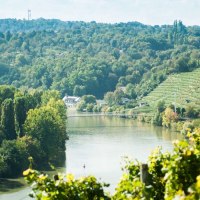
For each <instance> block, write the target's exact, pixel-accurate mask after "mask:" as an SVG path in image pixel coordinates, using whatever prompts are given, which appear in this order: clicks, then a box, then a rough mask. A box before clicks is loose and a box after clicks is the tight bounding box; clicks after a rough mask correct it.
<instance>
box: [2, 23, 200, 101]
mask: <svg viewBox="0 0 200 200" xmlns="http://www.w3.org/2000/svg"><path fill="white" fill-rule="evenodd" d="M199 41H200V27H199V26H190V27H186V26H185V25H184V24H183V23H182V22H181V21H174V24H173V25H162V26H149V25H144V24H141V23H139V22H128V23H118V24H102V23H96V22H90V23H86V22H63V21H60V20H45V19H38V20H30V21H27V20H16V19H2V20H0V84H8V85H13V86H15V87H17V88H23V89H28V88H39V89H42V90H46V89H56V90H59V91H60V92H61V93H62V95H64V94H66V93H67V94H68V95H75V96H83V95H85V94H92V95H95V96H96V97H97V98H103V97H104V95H105V94H106V93H107V92H109V91H114V90H115V89H116V88H117V87H127V88H128V90H129V94H127V97H128V98H131V99H135V98H139V97H143V96H146V95H147V94H148V93H149V92H151V91H152V90H153V89H154V88H155V87H157V86H158V85H159V84H160V83H162V82H163V81H164V80H165V79H166V78H167V77H168V75H170V74H173V73H181V72H189V71H192V70H194V69H195V68H197V67H199V63H200V62H199V60H200V51H199V49H200V42H199Z"/></svg>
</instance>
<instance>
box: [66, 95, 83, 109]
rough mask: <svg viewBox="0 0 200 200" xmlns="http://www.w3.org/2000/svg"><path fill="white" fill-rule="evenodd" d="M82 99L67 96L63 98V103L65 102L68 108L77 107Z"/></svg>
mask: <svg viewBox="0 0 200 200" xmlns="http://www.w3.org/2000/svg"><path fill="white" fill-rule="evenodd" d="M80 99H81V98H80V97H75V96H68V95H65V96H64V97H63V101H64V102H65V105H66V106H67V107H72V106H75V105H76V104H77V103H78V102H79V101H80Z"/></svg>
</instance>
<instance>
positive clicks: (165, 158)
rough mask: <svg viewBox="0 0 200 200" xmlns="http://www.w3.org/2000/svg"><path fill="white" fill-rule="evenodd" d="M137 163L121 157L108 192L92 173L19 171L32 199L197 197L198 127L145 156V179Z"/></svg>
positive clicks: (199, 176) (199, 192)
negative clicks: (121, 163) (120, 166)
mask: <svg viewBox="0 0 200 200" xmlns="http://www.w3.org/2000/svg"><path fill="white" fill-rule="evenodd" d="M141 165H142V164H141V163H139V162H137V161H134V162H133V161H130V160H129V159H125V166H124V168H123V171H124V174H123V175H122V178H121V179H120V182H119V183H118V185H117V187H116V189H115V193H114V194H113V195H110V196H108V195H106V194H105V193H104V188H103V186H105V185H103V184H101V183H99V182H97V180H96V178H94V177H90V176H89V177H83V178H79V179H74V177H73V175H71V174H68V175H66V176H65V175H61V174H58V175H55V176H54V180H52V179H50V178H49V177H48V175H46V174H41V173H39V172H38V171H36V170H33V169H32V168H29V169H27V170H26V171H24V173H23V174H24V176H25V179H26V180H27V181H28V183H29V184H32V188H33V193H32V194H31V196H32V197H35V198H36V199H80V200H81V199H88V200H90V199H113V200H119V199H121V200H133V199H135V200H140V199H144V200H147V199H148V200H153V199H155V200H162V199H163V200H164V199H165V200H172V199H184V200H198V199H199V197H200V167H199V166H200V129H196V130H195V131H194V132H192V133H188V139H185V140H182V141H175V142H174V149H173V151H172V152H171V153H169V152H166V153H162V151H161V148H157V149H155V150H154V151H153V152H152V153H151V155H150V156H149V159H148V163H147V166H148V167H147V169H146V170H148V173H146V179H142V178H141ZM143 173H144V172H143ZM142 176H144V174H143V175H142Z"/></svg>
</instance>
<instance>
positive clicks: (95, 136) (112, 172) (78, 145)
mask: <svg viewBox="0 0 200 200" xmlns="http://www.w3.org/2000/svg"><path fill="white" fill-rule="evenodd" d="M68 133H69V140H68V141H67V142H66V147H67V150H66V157H67V160H66V166H64V168H63V169H61V171H64V172H67V173H73V174H75V175H76V177H79V176H84V175H95V176H96V177H97V178H99V179H101V180H102V181H103V182H106V183H110V184H111V186H110V189H109V191H113V189H114V187H115V186H116V184H117V182H118V181H119V178H120V176H121V174H122V172H121V166H122V164H123V157H124V156H128V157H130V158H132V159H138V160H139V161H141V162H146V161H147V158H148V155H149V154H150V152H151V151H152V150H153V149H155V148H156V147H157V146H162V148H163V151H170V150H171V149H172V143H171V141H172V140H174V139H177V138H178V139H179V138H180V135H178V134H176V133H170V131H169V130H166V129H162V128H160V127H153V126H151V125H149V124H144V123H139V122H136V121H134V120H132V119H123V118H116V117H109V116H88V117H70V118H68ZM13 188H14V189H13ZM28 191H30V189H29V188H27V187H26V186H24V185H23V181H22V180H19V179H16V180H9V181H7V182H2V180H0V200H4V199H5V200H10V199H15V200H24V199H28V198H27V193H28Z"/></svg>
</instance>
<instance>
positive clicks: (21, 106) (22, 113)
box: [14, 97, 27, 137]
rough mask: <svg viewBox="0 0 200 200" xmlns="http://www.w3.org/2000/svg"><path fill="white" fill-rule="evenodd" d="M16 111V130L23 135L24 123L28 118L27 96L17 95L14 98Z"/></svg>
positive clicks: (20, 135)
mask: <svg viewBox="0 0 200 200" xmlns="http://www.w3.org/2000/svg"><path fill="white" fill-rule="evenodd" d="M14 113H15V123H16V130H18V134H19V137H22V136H23V134H24V133H23V124H24V122H25V119H26V113H27V108H26V98H25V97H16V98H15V100H14Z"/></svg>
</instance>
